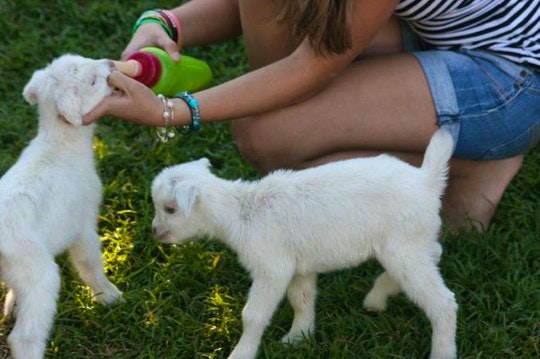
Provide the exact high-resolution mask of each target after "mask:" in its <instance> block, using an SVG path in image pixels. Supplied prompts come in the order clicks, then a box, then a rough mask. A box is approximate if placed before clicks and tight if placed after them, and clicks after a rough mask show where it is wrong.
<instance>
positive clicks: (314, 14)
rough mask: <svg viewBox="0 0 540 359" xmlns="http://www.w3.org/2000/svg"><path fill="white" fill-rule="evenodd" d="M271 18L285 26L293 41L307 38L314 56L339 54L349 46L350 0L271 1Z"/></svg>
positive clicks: (350, 43)
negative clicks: (272, 5) (315, 54)
mask: <svg viewBox="0 0 540 359" xmlns="http://www.w3.org/2000/svg"><path fill="white" fill-rule="evenodd" d="M274 3H275V13H274V18H275V20H276V21H278V22H283V23H285V24H286V25H287V26H288V27H289V30H290V32H291V34H292V37H293V40H296V41H301V40H302V39H303V38H304V37H306V36H307V38H308V39H309V42H310V44H311V46H312V47H313V49H314V50H315V52H316V53H317V54H322V55H326V54H339V53H343V52H345V51H346V50H348V49H350V48H351V47H352V41H351V34H350V32H349V27H350V21H349V13H350V11H348V10H349V7H350V3H351V1H350V0H274Z"/></svg>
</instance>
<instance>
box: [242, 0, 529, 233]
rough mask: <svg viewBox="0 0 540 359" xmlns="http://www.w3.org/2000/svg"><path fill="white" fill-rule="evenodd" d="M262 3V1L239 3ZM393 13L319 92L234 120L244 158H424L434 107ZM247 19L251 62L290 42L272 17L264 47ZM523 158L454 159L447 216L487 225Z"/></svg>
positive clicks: (292, 161)
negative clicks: (363, 52) (360, 55)
mask: <svg viewBox="0 0 540 359" xmlns="http://www.w3.org/2000/svg"><path fill="white" fill-rule="evenodd" d="M247 3H249V2H247ZM260 9H261V6H260V5H259V7H258V8H257V9H254V8H250V7H249V6H244V8H243V9H242V10H243V11H244V12H249V11H253V12H255V11H258V10H260ZM254 16H262V15H261V14H260V13H258V14H257V15H254ZM254 16H253V17H249V16H244V18H247V19H250V18H255V17H254ZM395 21H396V20H391V22H390V23H389V25H388V27H387V28H386V29H384V30H383V31H382V32H381V34H380V36H378V37H377V38H376V39H375V40H374V42H373V46H372V47H371V48H370V49H368V55H369V56H366V57H365V58H364V59H363V60H361V61H357V62H355V63H353V64H351V66H350V67H349V69H348V70H346V71H345V72H344V73H343V74H342V75H341V76H340V77H338V78H337V79H336V80H335V81H334V82H333V83H332V84H331V85H330V86H329V87H328V88H326V89H325V90H324V91H322V92H321V93H319V94H317V95H315V96H313V97H311V98H309V99H307V100H306V101H304V102H302V103H299V104H296V105H294V106H290V107H287V108H284V109H279V110H276V111H273V112H270V113H267V114H264V115H262V116H257V117H251V118H247V119H243V120H238V121H234V122H233V125H232V130H233V134H234V136H235V137H236V139H237V143H238V147H239V150H240V152H241V153H242V155H243V156H244V157H245V158H246V160H247V161H248V162H250V163H251V164H252V165H253V166H254V167H255V168H256V169H257V170H258V171H259V172H260V173H263V174H264V173H267V172H269V171H271V170H274V169H277V168H284V167H286V168H305V167H311V166H315V165H318V164H321V163H326V162H329V161H333V160H338V159H345V158H352V157H362V156H368V155H374V154H378V153H382V152H384V153H393V154H395V155H397V156H398V157H400V158H402V159H403V160H406V161H408V162H409V163H412V164H419V163H421V159H422V154H423V152H424V150H425V148H426V146H427V144H428V142H429V140H430V138H431V136H432V135H433V133H434V132H435V131H436V130H437V128H438V125H437V120H436V113H435V108H434V105H433V101H432V98H431V94H430V90H429V87H428V84H427V81H426V79H425V77H424V72H423V70H422V68H421V66H420V64H419V63H418V61H417V60H416V58H415V57H414V56H412V55H410V54H404V53H399V50H400V47H401V42H400V41H399V40H396V39H400V38H401V35H400V33H399V29H400V28H399V26H397V24H396V22H395ZM250 26H251V24H250V23H249V21H248V22H244V24H243V27H244V33H245V34H249V35H247V39H246V47H247V52H248V56H249V58H250V65H251V66H252V67H253V68H256V67H260V66H264V65H265V64H266V63H268V62H271V61H274V60H275V59H277V58H280V57H283V56H286V54H287V51H290V50H291V48H292V47H290V46H284V44H285V43H286V42H284V41H283V38H285V37H281V36H286V31H284V29H283V28H280V27H278V26H275V25H274V26H275V29H273V30H272V31H270V32H266V31H265V35H264V36H268V35H267V34H268V33H272V34H275V35H278V34H279V35H280V36H276V37H275V41H274V45H275V46H272V39H271V38H269V39H266V40H267V43H268V44H269V46H268V47H266V48H265V50H264V51H263V52H261V48H260V47H258V46H257V43H258V42H257V41H256V40H257V36H258V33H257V31H262V29H259V28H257V27H254V28H250ZM266 26H271V25H269V24H268V23H267V25H266ZM266 30H268V29H266ZM261 36H263V35H261ZM273 50H274V51H273ZM374 52H378V53H382V55H378V56H375V55H374V54H373V53H374ZM521 161H522V157H521V156H520V157H515V158H511V159H507V160H503V161H482V162H477V161H469V160H460V159H453V160H452V161H451V169H450V177H449V184H448V188H447V191H446V194H445V197H444V199H443V210H442V215H443V219H444V220H445V221H446V223H447V224H448V225H449V226H451V227H452V228H459V227H469V226H470V225H471V224H473V225H475V226H477V227H478V228H486V227H487V226H488V225H489V223H490V221H491V218H492V216H493V213H494V212H495V208H496V207H497V205H498V203H499V202H500V200H501V198H502V195H503V193H504V190H505V189H506V187H507V186H508V184H509V183H510V181H511V180H512V178H513V177H514V175H515V174H516V173H517V172H518V170H519V168H520V167H521ZM471 219H472V221H471Z"/></svg>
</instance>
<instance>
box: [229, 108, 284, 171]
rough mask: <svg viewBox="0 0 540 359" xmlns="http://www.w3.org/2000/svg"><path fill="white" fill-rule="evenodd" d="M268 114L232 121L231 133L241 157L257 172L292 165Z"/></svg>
mask: <svg viewBox="0 0 540 359" xmlns="http://www.w3.org/2000/svg"><path fill="white" fill-rule="evenodd" d="M272 122H273V121H272V119H271V118H269V116H257V117H249V118H245V119H241V120H236V121H233V124H232V126H231V131H232V135H233V136H234V138H235V140H236V145H237V147H238V151H239V152H240V154H241V155H242V157H243V158H244V159H245V160H246V161H247V162H248V163H249V164H250V165H252V166H253V167H254V168H255V169H256V170H257V171H258V172H259V173H261V174H266V173H268V172H271V171H273V170H276V169H279V168H289V167H294V164H293V163H291V162H290V156H289V154H290V153H289V151H288V150H287V148H286V144H285V143H284V142H283V140H282V139H280V138H278V136H277V135H276V132H275V131H274V130H273V129H272Z"/></svg>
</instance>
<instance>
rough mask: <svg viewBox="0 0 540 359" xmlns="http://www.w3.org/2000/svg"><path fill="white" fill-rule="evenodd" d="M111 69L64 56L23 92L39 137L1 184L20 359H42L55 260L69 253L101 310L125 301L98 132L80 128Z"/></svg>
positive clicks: (5, 266)
mask: <svg viewBox="0 0 540 359" xmlns="http://www.w3.org/2000/svg"><path fill="white" fill-rule="evenodd" d="M111 66H112V65H111V63H110V62H109V61H107V60H91V59H86V58H83V57H80V56H77V55H64V56H61V57H60V58H58V59H56V60H55V61H53V62H52V63H51V64H50V65H49V66H47V67H46V68H44V69H42V70H38V71H36V72H35V73H34V75H33V76H32V78H31V80H30V81H29V83H28V84H27V85H26V87H25V88H24V91H23V95H24V97H25V99H26V100H27V101H28V102H29V103H30V104H36V103H37V105H38V112H39V128H38V134H37V136H36V137H35V138H34V139H33V140H32V141H31V143H30V144H29V145H28V147H27V148H26V149H25V150H24V151H23V152H22V154H21V156H20V158H19V160H18V161H17V162H16V163H15V164H14V165H13V167H11V168H10V169H9V170H8V171H7V172H6V173H5V174H4V176H3V177H2V178H1V179H0V269H1V276H2V280H3V281H4V282H5V284H6V285H7V287H8V288H9V292H8V294H7V296H6V302H5V305H4V314H5V315H13V316H14V317H16V323H15V326H14V328H13V331H12V332H11V334H10V335H9V337H8V342H9V345H10V348H11V353H12V356H13V358H14V359H38V358H42V357H43V356H44V352H45V346H46V340H47V337H48V333H49V331H50V328H51V326H52V323H53V319H54V314H55V312H56V300H57V297H58V291H59V287H60V277H59V270H58V266H57V265H56V263H55V260H54V259H55V256H56V255H57V254H59V253H61V252H63V251H65V250H69V254H70V258H71V261H72V262H73V264H74V265H75V267H76V269H77V270H78V272H79V274H80V276H81V278H82V279H83V280H84V281H85V282H86V283H87V284H88V285H89V286H90V288H91V290H92V293H93V296H94V299H95V300H96V301H97V302H99V303H102V304H108V303H111V302H113V301H115V300H117V299H119V298H120V297H121V295H122V292H120V291H119V290H118V289H117V288H116V287H115V286H114V285H113V284H112V283H111V282H109V280H108V279H107V278H106V276H105V274H104V270H103V263H102V259H101V250H100V242H99V237H98V235H97V233H96V220H97V215H98V209H99V205H100V201H101V182H100V180H99V177H98V175H97V173H96V169H95V163H94V156H93V148H92V137H93V127H94V125H90V126H82V114H84V113H86V112H88V111H90V110H91V109H92V108H93V107H94V106H96V105H97V104H98V103H99V102H100V101H101V100H102V99H103V98H104V97H105V96H107V95H109V94H110V93H111V92H112V89H111V87H109V86H108V84H107V76H108V75H109V74H110V72H111Z"/></svg>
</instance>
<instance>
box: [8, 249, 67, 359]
mask: <svg viewBox="0 0 540 359" xmlns="http://www.w3.org/2000/svg"><path fill="white" fill-rule="evenodd" d="M3 274H4V279H5V280H6V283H8V285H9V286H10V288H12V291H13V293H14V294H15V295H16V299H17V308H16V314H17V320H16V322H15V326H14V327H13V330H12V331H11V333H10V335H9V337H8V343H9V346H10V348H11V355H12V357H13V359H41V358H43V356H44V352H45V347H46V341H47V337H48V335H49V331H50V329H51V327H52V323H53V320H54V315H55V313H56V300H57V298H58V291H59V288H60V275H59V271H58V266H57V265H56V263H55V262H54V258H53V257H52V256H49V254H48V253H46V252H45V251H40V250H37V251H34V250H29V251H28V252H27V253H25V254H24V255H18V256H12V257H10V258H9V259H7V261H6V263H5V266H4V273H3Z"/></svg>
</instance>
